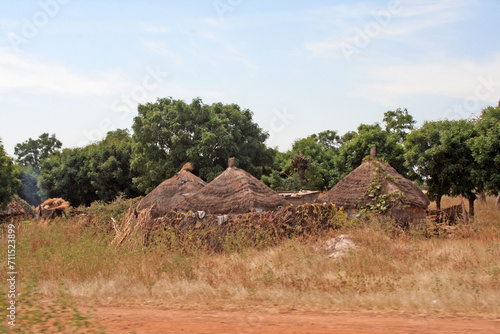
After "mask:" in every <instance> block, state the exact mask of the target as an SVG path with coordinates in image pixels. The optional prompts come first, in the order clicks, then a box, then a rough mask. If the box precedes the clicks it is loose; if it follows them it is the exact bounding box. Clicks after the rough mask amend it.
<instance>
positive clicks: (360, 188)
mask: <svg viewBox="0 0 500 334" xmlns="http://www.w3.org/2000/svg"><path fill="white" fill-rule="evenodd" d="M372 154H373V156H372V157H371V158H368V159H365V161H364V162H363V163H362V164H361V166H359V167H358V168H357V169H355V170H354V171H352V172H351V173H350V174H349V175H347V176H346V177H345V178H344V179H342V180H341V181H340V182H339V183H338V184H337V185H336V186H335V187H333V188H332V189H331V190H330V191H328V192H326V193H324V194H322V195H321V196H319V197H318V195H319V192H317V191H301V192H296V193H291V192H285V193H280V194H278V193H277V192H275V191H273V190H272V189H271V188H269V187H268V186H266V185H265V184H264V183H262V182H261V181H260V180H258V179H257V178H255V177H254V176H252V175H251V174H249V173H248V172H246V171H244V170H243V169H240V168H238V167H236V166H235V165H234V158H230V159H229V161H228V168H227V169H226V170H225V171H224V172H223V173H222V174H220V175H219V176H218V177H217V178H215V179H214V180H213V181H212V182H210V183H208V184H207V183H205V182H204V181H203V180H201V179H200V178H198V177H197V176H195V175H193V174H192V173H191V172H190V170H191V165H190V164H186V165H185V166H184V167H183V168H182V169H181V170H180V171H179V172H178V173H177V174H176V175H175V176H173V177H172V178H170V179H168V180H166V181H164V182H163V183H161V184H160V185H159V186H158V187H157V188H156V189H154V190H153V191H152V192H151V193H149V194H148V195H147V196H146V197H144V198H143V199H142V200H141V202H140V203H139V204H138V206H137V208H136V210H137V211H136V216H137V213H138V212H140V211H142V210H145V209H148V210H150V215H151V217H160V216H162V215H165V214H166V213H168V212H170V211H172V210H174V211H178V212H193V213H198V214H199V215H205V214H217V215H231V214H243V213H249V212H265V211H277V210H278V209H279V208H282V207H286V206H288V205H300V204H306V203H320V204H330V203H332V204H334V205H335V206H336V207H338V208H340V207H343V208H344V209H345V210H346V211H347V212H348V213H349V214H350V215H356V214H357V213H359V212H360V211H361V210H362V209H363V208H367V207H370V205H371V207H374V205H376V204H377V203H375V202H376V200H377V198H378V197H380V196H383V198H384V202H383V203H384V205H385V206H384V207H383V208H382V209H384V210H380V212H384V213H385V212H387V213H389V214H390V215H391V216H392V217H393V218H394V219H396V220H399V221H413V222H416V221H421V220H423V219H425V217H426V210H427V207H428V205H429V200H428V199H427V196H426V195H425V194H424V193H423V192H422V191H421V190H420V189H419V188H418V187H417V186H415V185H414V184H413V183H412V182H411V181H410V180H408V179H406V178H404V177H403V176H402V175H400V174H399V173H398V172H397V171H396V170H395V169H394V168H392V167H391V166H390V165H389V164H388V163H386V162H384V161H381V160H379V159H376V158H375V156H374V152H373V153H372ZM374 191H375V192H376V193H374Z"/></svg>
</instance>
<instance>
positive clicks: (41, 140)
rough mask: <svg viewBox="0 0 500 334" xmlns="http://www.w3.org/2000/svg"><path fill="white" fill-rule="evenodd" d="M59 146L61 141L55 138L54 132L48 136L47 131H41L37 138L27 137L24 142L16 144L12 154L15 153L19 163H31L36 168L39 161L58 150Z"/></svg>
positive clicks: (38, 166)
mask: <svg viewBox="0 0 500 334" xmlns="http://www.w3.org/2000/svg"><path fill="white" fill-rule="evenodd" d="M61 147H62V143H61V142H60V141H59V140H58V139H57V138H56V136H55V134H52V135H51V136H49V134H48V133H43V134H41V135H40V136H39V137H38V139H32V138H29V139H28V140H26V141H25V142H23V143H20V144H17V145H16V147H15V148H14V154H15V155H17V163H18V164H19V165H21V166H28V165H31V166H33V167H34V168H35V169H37V170H38V169H39V168H40V162H41V161H42V160H43V159H46V158H48V157H49V156H50V155H51V154H53V153H55V152H58V151H59V150H60V149H61Z"/></svg>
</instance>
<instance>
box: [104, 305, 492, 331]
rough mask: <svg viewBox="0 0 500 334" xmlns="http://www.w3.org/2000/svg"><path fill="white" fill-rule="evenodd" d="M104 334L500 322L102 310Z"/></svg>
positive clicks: (444, 327) (458, 326) (452, 327)
mask: <svg viewBox="0 0 500 334" xmlns="http://www.w3.org/2000/svg"><path fill="white" fill-rule="evenodd" d="M95 315H96V316H97V319H98V321H99V322H100V324H101V325H102V326H104V327H105V328H106V333H120V334H122V333H137V334H142V333H144V334H146V333H147V334H154V333H242V334H243V333H279V334H285V333H297V334H298V333H301V334H302V333H332V334H337V333H347V334H361V333H363V334H368V333H370V334H371V333H474V334H482V333H488V334H490V333H500V319H496V320H492V319H484V318H476V317H453V316H439V315H428V316H425V315H406V314H392V313H365V312H360V313H357V312H349V313H346V312H304V311H284V312H279V311H275V312H271V311H269V312H259V311H247V310H234V311H227V310H201V309H170V308H166V307H147V306H145V307H125V306H120V307H110V306H101V307H98V308H97V309H96V313H95Z"/></svg>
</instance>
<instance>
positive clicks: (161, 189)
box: [136, 162, 207, 218]
mask: <svg viewBox="0 0 500 334" xmlns="http://www.w3.org/2000/svg"><path fill="white" fill-rule="evenodd" d="M191 170H192V166H191V164H190V163H189V162H188V163H186V164H185V165H184V166H183V167H182V168H181V170H180V171H179V172H177V173H176V174H175V175H174V176H172V177H171V178H169V179H167V180H165V181H163V182H162V183H160V185H158V187H156V188H155V189H153V191H151V192H150V193H149V194H147V195H146V196H145V197H144V198H143V199H142V200H141V201H140V202H139V204H137V207H136V210H137V211H141V210H144V209H151V217H153V218H156V217H161V216H163V215H165V214H167V213H168V212H169V211H170V210H172V209H173V208H174V206H175V205H176V204H177V203H178V202H179V201H181V200H182V199H184V198H185V197H188V196H191V195H192V194H194V193H196V192H197V191H198V190H200V189H202V188H203V187H204V186H205V185H206V184H207V183H206V182H205V181H203V180H202V179H201V178H199V177H198V176H196V175H194V174H193V173H191V172H190V171H191Z"/></svg>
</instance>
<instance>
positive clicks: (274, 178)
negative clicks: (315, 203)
mask: <svg viewBox="0 0 500 334" xmlns="http://www.w3.org/2000/svg"><path fill="white" fill-rule="evenodd" d="M340 145H341V142H340V137H339V136H338V135H337V132H336V131H332V130H327V131H323V132H320V133H317V134H313V135H310V136H308V137H306V138H303V139H299V140H296V141H295V142H294V143H293V145H292V149H291V150H289V151H288V152H286V153H281V154H279V155H277V156H276V160H277V161H278V164H277V165H278V170H279V172H278V171H274V172H273V173H272V174H271V175H270V176H268V177H267V176H264V177H263V178H262V181H263V182H264V183H266V184H268V185H269V186H270V187H271V188H273V189H275V190H298V189H308V190H324V189H325V188H327V187H328V185H329V183H330V170H331V169H332V168H333V158H334V156H335V154H336V153H337V151H338V150H339V147H340Z"/></svg>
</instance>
